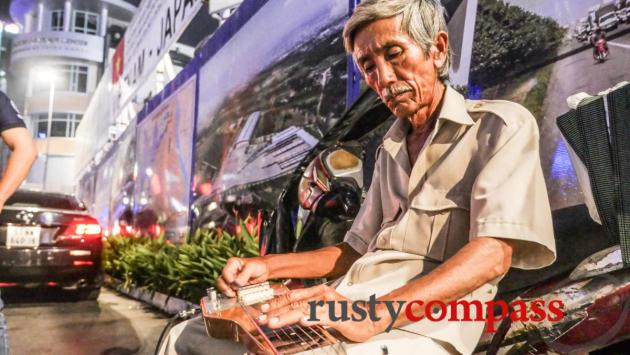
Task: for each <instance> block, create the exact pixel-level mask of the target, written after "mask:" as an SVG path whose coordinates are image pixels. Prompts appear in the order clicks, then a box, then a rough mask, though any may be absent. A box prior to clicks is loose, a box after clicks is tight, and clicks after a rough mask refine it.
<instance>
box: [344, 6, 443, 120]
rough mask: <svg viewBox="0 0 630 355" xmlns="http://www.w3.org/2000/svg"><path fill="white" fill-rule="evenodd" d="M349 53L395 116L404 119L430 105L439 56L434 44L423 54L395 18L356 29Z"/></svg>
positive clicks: (441, 62)
mask: <svg viewBox="0 0 630 355" xmlns="http://www.w3.org/2000/svg"><path fill="white" fill-rule="evenodd" d="M444 36H446V35H445V34H444ZM353 54H354V58H355V60H356V61H357V63H358V65H359V68H360V70H361V72H362V73H363V76H364V78H365V80H366V82H367V84H368V86H370V88H372V89H373V90H374V91H376V93H378V95H379V96H380V97H381V99H382V100H383V102H384V103H385V104H386V105H387V107H388V108H389V109H390V110H391V111H392V112H393V113H394V115H395V116H396V117H399V118H408V117H410V116H412V115H414V114H415V113H417V112H418V111H419V110H422V109H425V110H428V109H429V107H431V106H432V102H433V98H434V93H435V88H436V87H437V85H438V84H439V79H438V71H439V68H440V67H441V66H442V65H443V64H444V61H443V56H442V55H440V53H439V50H438V49H437V48H436V47H435V46H432V47H431V49H430V51H429V55H425V53H424V51H423V49H422V48H421V47H420V46H419V45H418V44H417V43H416V42H415V41H414V40H413V39H412V38H411V37H409V35H407V34H406V33H404V32H403V31H401V29H400V20H399V19H398V18H397V17H393V18H387V19H381V20H377V21H374V22H372V23H370V24H369V25H367V26H365V27H364V28H362V29H360V30H359V31H358V32H357V34H356V35H355V38H354V53H353ZM434 106H435V105H433V107H434ZM427 114H430V112H427Z"/></svg>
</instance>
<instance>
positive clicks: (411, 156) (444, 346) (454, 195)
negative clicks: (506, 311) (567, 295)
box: [219, 0, 555, 354]
mask: <svg viewBox="0 0 630 355" xmlns="http://www.w3.org/2000/svg"><path fill="white" fill-rule="evenodd" d="M344 41H345V46H346V49H347V51H348V52H349V53H351V54H352V55H353V57H354V59H355V61H356V63H357V64H358V67H359V69H360V71H361V73H362V74H363V77H364V79H365V81H366V83H367V84H368V85H369V87H370V88H372V89H373V90H374V91H376V93H378V95H379V96H380V98H381V99H382V101H383V102H384V103H385V104H386V105H387V107H388V108H389V109H390V110H391V111H392V112H393V113H394V115H395V116H396V117H398V120H397V121H396V122H395V124H394V125H393V126H392V127H391V129H390V130H389V132H388V133H387V134H386V136H385V138H384V140H383V145H382V149H381V150H380V152H379V155H378V158H377V163H376V167H375V172H374V177H373V180H372V185H371V186H370V189H369V191H368V194H367V197H366V199H365V201H364V203H363V206H362V208H361V210H360V212H359V214H358V216H357V218H356V220H355V221H354V224H353V226H352V228H351V229H350V231H349V232H348V233H347V235H346V238H345V241H344V243H342V244H339V245H336V246H331V247H327V248H323V249H320V250H316V251H312V252H305V253H298V254H286V255H268V256H264V257H259V258H252V259H231V260H229V261H228V263H227V265H226V267H225V269H224V271H223V275H222V278H221V279H220V280H219V287H220V288H221V290H222V291H223V292H224V293H225V294H226V295H228V296H231V297H233V296H235V293H234V290H235V289H237V288H238V287H240V286H243V285H247V284H251V283H258V282H262V281H265V280H267V279H275V278H320V277H327V278H338V277H342V279H341V281H340V282H338V283H337V285H336V287H334V288H333V287H330V286H326V285H322V286H317V287H314V288H310V289H303V290H296V291H292V292H291V293H289V294H287V295H285V296H284V297H282V298H280V299H278V300H277V301H274V302H271V303H270V304H269V305H267V306H264V307H263V308H264V309H263V311H265V312H266V314H265V315H263V316H261V317H260V318H261V319H260V321H261V322H262V323H265V324H267V325H268V326H269V327H271V328H276V327H282V326H284V325H287V324H291V323H296V322H301V323H302V324H312V323H313V322H310V321H309V316H310V314H309V311H310V307H309V305H310V304H313V303H312V301H319V300H326V301H331V300H336V301H342V300H347V299H353V300H357V299H360V300H367V299H368V298H369V297H370V295H372V294H375V296H376V297H378V299H379V300H381V301H383V300H393V301H401V300H402V301H407V302H409V301H411V300H424V301H425V304H426V303H427V302H428V301H431V300H437V301H441V302H449V301H455V300H469V301H471V300H479V301H482V302H485V301H488V300H491V299H492V298H494V296H495V295H496V289H497V287H496V286H497V283H498V281H499V280H500V279H501V277H502V276H503V275H504V274H505V273H506V272H507V271H508V269H509V268H510V267H511V266H512V267H518V268H523V269H533V268H540V267H544V266H547V265H549V264H551V263H552V262H553V261H554V259H555V244H554V239H553V229H552V223H551V213H550V207H549V201H548V198H547V192H546V188H545V183H544V179H543V175H542V171H541V167H540V161H539V153H538V128H537V124H536V121H535V119H534V118H533V117H532V115H531V114H530V113H529V112H528V111H527V110H526V109H524V108H523V107H521V106H520V105H517V104H514V103H510V102H506V101H479V102H471V101H466V100H464V98H463V97H462V96H461V95H460V94H458V93H457V92H456V91H454V90H453V89H452V88H451V87H449V86H448V85H447V84H446V80H447V77H448V71H449V65H450V52H449V43H448V34H447V29H446V23H445V20H444V16H443V9H442V7H441V5H440V3H439V1H438V0H366V1H363V2H362V3H361V4H360V5H359V6H358V7H357V8H356V10H355V12H354V14H353V16H352V17H351V18H350V20H349V21H348V23H347V24H346V27H345V29H344ZM414 307H415V309H413V311H414V312H413V313H414V314H426V312H425V310H424V308H423V305H422V304H420V303H415V304H414ZM376 313H377V314H378V316H379V317H378V318H380V320H379V321H375V320H373V319H369V317H368V318H366V319H364V320H362V321H360V322H356V321H352V320H349V321H340V322H333V321H330V319H328V312H326V311H321V312H318V317H317V318H318V319H319V323H322V324H325V325H328V326H331V327H333V328H335V329H336V330H338V331H339V332H340V333H341V334H342V335H344V336H345V337H346V338H348V339H349V340H351V341H354V342H366V341H367V343H372V344H378V345H379V346H382V345H387V344H388V340H386V339H392V336H393V335H392V334H389V338H388V337H386V336H385V334H384V332H385V331H386V329H387V327H388V326H389V324H390V323H391V322H393V321H394V320H393V319H392V317H391V316H390V312H389V311H388V309H387V307H386V306H385V305H384V304H383V303H381V304H380V307H377V308H376ZM360 318H361V317H357V319H360ZM483 325H484V324H483V322H474V321H473V322H449V321H448V320H444V321H440V322H430V321H428V320H427V319H423V320H421V321H418V322H415V323H414V322H412V320H410V319H407V318H406V317H399V318H398V319H396V320H395V324H394V327H396V328H399V329H401V330H400V331H398V334H396V335H395V336H394V337H396V338H404V339H405V341H403V342H397V343H400V344H403V345H402V347H399V349H400V350H407V351H409V350H411V349H413V350H415V351H418V350H420V349H422V351H423V352H426V353H431V354H438V353H463V354H470V353H472V352H473V350H474V348H475V346H476V344H477V342H478V340H479V337H480V336H481V333H482V330H483ZM403 330H404V331H403ZM395 331H396V330H394V331H392V332H395ZM390 333H391V332H390ZM389 343H390V344H394V343H396V342H393V341H391V340H390V341H389ZM392 346H393V347H395V345H391V346H390V348H389V350H390V351H391V352H392V353H397V352H396V351H395V348H392Z"/></svg>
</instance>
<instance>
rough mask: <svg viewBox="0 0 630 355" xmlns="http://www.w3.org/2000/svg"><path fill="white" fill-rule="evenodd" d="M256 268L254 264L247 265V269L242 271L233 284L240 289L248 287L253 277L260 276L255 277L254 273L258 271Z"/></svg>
mask: <svg viewBox="0 0 630 355" xmlns="http://www.w3.org/2000/svg"><path fill="white" fill-rule="evenodd" d="M256 267H257V266H256V264H254V263H247V264H245V267H243V268H242V269H241V270H240V272H239V273H238V275H237V276H236V278H235V279H234V281H233V282H232V283H233V284H234V285H236V286H239V287H243V286H245V285H247V284H248V283H249V279H250V278H252V276H258V275H254V273H255V272H256V271H257V270H256Z"/></svg>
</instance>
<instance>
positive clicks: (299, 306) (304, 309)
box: [265, 301, 310, 319]
mask: <svg viewBox="0 0 630 355" xmlns="http://www.w3.org/2000/svg"><path fill="white" fill-rule="evenodd" d="M309 310H310V307H309V304H308V301H300V302H293V303H290V304H287V305H284V306H282V307H280V308H275V309H272V310H270V311H268V312H266V313H265V314H266V316H267V319H271V318H274V317H278V316H279V315H281V314H284V313H290V312H294V311H299V312H301V313H302V314H308V313H309Z"/></svg>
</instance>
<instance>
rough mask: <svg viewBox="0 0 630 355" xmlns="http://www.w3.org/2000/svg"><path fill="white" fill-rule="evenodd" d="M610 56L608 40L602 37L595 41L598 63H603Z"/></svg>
mask: <svg viewBox="0 0 630 355" xmlns="http://www.w3.org/2000/svg"><path fill="white" fill-rule="evenodd" d="M607 58H608V46H607V45H606V40H605V39H603V38H600V39H598V40H597V42H595V60H597V62H598V63H602V62H604V61H606V59H607Z"/></svg>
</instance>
